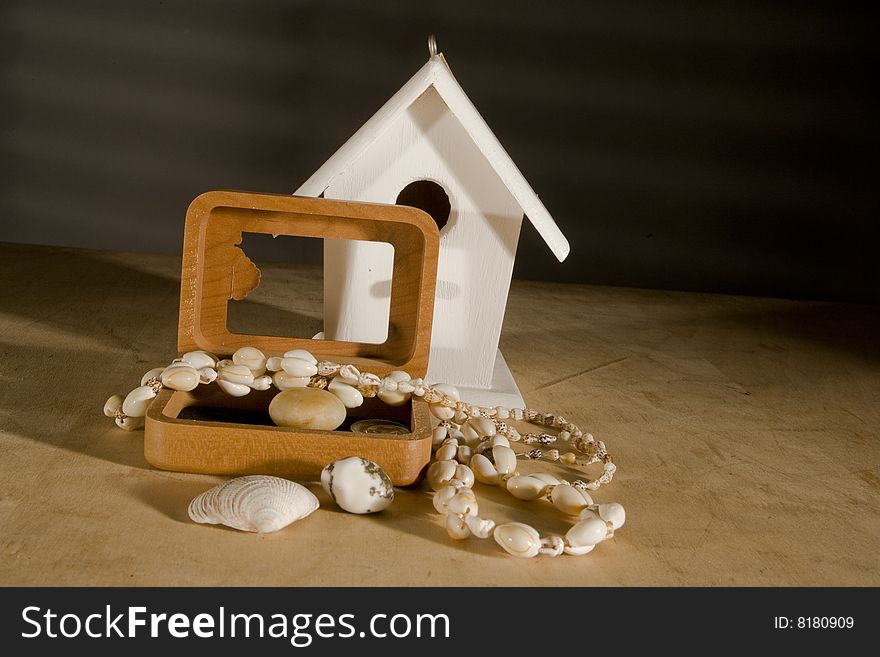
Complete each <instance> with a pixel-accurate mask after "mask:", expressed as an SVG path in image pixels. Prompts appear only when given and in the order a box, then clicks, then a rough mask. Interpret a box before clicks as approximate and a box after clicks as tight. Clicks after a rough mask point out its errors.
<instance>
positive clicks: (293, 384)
mask: <svg viewBox="0 0 880 657" xmlns="http://www.w3.org/2000/svg"><path fill="white" fill-rule="evenodd" d="M311 378H312V377H310V376H290V374H288V373H287V372H285V371H284V370H281V371H280V372H275V374H274V375H273V376H272V381H273V383H274V384H275V386H276V387H277V388H278V389H279V390H288V389H290V388H305V387H306V386H307V385H308V384H309V381H310V380H311Z"/></svg>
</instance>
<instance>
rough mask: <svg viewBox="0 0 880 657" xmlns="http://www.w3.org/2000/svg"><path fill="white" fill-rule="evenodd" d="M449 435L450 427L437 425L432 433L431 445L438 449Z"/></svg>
mask: <svg viewBox="0 0 880 657" xmlns="http://www.w3.org/2000/svg"><path fill="white" fill-rule="evenodd" d="M447 436H449V429H448V428H447V427H442V426H441V427H435V428H434V431H433V433H432V434H431V447H432V448H435V449H436V448H437V447H438V446H439V445H441V444H442V443H443V441H444V440H446V438H447Z"/></svg>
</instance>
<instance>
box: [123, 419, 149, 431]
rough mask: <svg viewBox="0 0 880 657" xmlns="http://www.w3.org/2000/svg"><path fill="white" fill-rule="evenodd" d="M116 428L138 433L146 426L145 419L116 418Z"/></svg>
mask: <svg viewBox="0 0 880 657" xmlns="http://www.w3.org/2000/svg"><path fill="white" fill-rule="evenodd" d="M116 426H117V427H119V428H120V429H125V430H126V431H136V430H137V429H140V428H141V427H142V426H144V418H142V417H118V418H116Z"/></svg>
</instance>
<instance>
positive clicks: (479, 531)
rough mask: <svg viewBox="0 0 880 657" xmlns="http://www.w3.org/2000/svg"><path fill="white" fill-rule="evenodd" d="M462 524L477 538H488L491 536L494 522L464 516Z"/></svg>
mask: <svg viewBox="0 0 880 657" xmlns="http://www.w3.org/2000/svg"><path fill="white" fill-rule="evenodd" d="M464 523H465V524H466V525H467V526H468V529H470V530H471V533H472V534H473V535H474V536H476V537H477V538H489V537H490V536H491V535H492V531H493V530H494V529H495V521H494V520H488V519H486V520H484V519H483V518H479V517H477V516H465V517H464Z"/></svg>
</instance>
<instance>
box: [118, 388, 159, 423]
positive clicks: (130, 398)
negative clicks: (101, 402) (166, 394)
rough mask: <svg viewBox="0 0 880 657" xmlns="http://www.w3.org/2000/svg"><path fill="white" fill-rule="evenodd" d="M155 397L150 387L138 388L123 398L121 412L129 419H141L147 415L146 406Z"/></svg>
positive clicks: (154, 392)
mask: <svg viewBox="0 0 880 657" xmlns="http://www.w3.org/2000/svg"><path fill="white" fill-rule="evenodd" d="M155 396H156V391H155V390H153V389H152V388H151V387H150V386H138V387H137V388H135V389H134V390H132V391H131V392H130V393H128V394H127V395H126V396H125V399H124V400H123V401H122V412H123V413H125V414H126V415H128V416H129V417H143V416H144V415H146V414H147V406H149V405H150V401H151V400H152V399H153V397H155Z"/></svg>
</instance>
